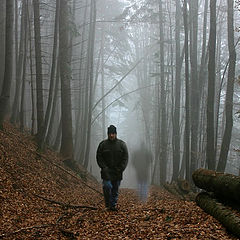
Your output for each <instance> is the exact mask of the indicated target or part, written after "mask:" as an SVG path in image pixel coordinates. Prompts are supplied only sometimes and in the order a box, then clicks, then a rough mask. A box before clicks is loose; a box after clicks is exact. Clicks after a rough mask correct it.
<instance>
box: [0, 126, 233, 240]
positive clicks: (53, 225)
mask: <svg viewBox="0 0 240 240" xmlns="http://www.w3.org/2000/svg"><path fill="white" fill-rule="evenodd" d="M36 148H37V146H36V144H35V143H34V141H33V140H32V137H31V136H29V135H28V134H23V133H20V132H19V131H18V130H17V129H16V128H14V127H13V126H11V125H10V124H6V125H5V131H4V132H1V131H0V205H1V209H0V238H1V239H100V240H101V239H225V240H227V239H237V238H234V237H233V236H231V235H230V234H228V233H227V232H226V231H225V229H224V228H223V227H222V226H221V225H220V224H219V223H218V222H217V221H216V220H214V219H213V218H212V217H210V216H208V215H207V214H205V213H204V212H203V211H202V210H201V209H200V208H199V207H197V206H196V204H195V203H194V202H187V201H183V200H179V199H176V198H175V197H174V196H172V195H170V194H169V193H168V192H166V191H164V190H162V189H159V188H157V187H156V186H153V187H151V189H150V193H149V199H148V201H147V202H146V203H141V202H139V201H138V198H137V196H136V193H135V191H134V190H131V189H121V190H120V196H119V209H120V210H119V211H118V212H117V213H116V212H108V211H106V209H105V208H104V206H103V196H102V194H101V186H100V185H99V184H98V183H97V182H96V181H94V179H93V178H92V177H91V176H90V175H88V174H87V173H85V172H84V171H82V173H81V177H80V176H78V175H77V174H76V173H74V172H72V171H71V170H70V169H68V168H66V167H65V166H64V164H63V163H62V160H61V158H60V157H59V156H58V154H56V153H54V152H52V151H50V150H47V151H46V152H45V153H44V154H39V153H37V152H36Z"/></svg>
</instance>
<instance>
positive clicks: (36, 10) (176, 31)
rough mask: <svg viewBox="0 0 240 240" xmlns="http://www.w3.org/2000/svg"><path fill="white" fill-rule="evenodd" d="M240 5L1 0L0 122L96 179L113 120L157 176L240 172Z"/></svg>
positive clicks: (211, 0) (208, 0) (130, 175)
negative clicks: (143, 149)
mask: <svg viewBox="0 0 240 240" xmlns="http://www.w3.org/2000/svg"><path fill="white" fill-rule="evenodd" d="M239 11H240V2H239V1H234V0H218V1H216V0H199V1H198V0H192V1H189V0H181V1H180V0H151V1H149V0H141V1H136V0H2V1H0V12H1V14H0V31H1V35H0V48H1V49H0V62H1V64H0V94H1V95H0V127H1V129H2V130H4V125H3V121H4V120H8V121H10V122H11V123H13V124H15V125H16V126H18V127H19V128H20V129H21V130H22V131H23V130H27V131H29V132H31V134H32V135H35V136H36V141H37V143H38V148H39V150H41V151H44V149H45V148H46V146H49V147H51V148H53V149H55V150H56V151H59V152H60V153H61V154H62V156H63V158H64V161H65V162H66V163H70V164H71V163H72V162H77V163H79V164H81V165H82V166H83V167H84V168H86V169H87V170H88V171H90V172H91V173H92V174H93V175H94V176H96V177H97V178H99V173H98V172H99V169H98V167H97V164H96V160H95V152H96V148H97V145H98V143H99V142H100V141H101V140H102V139H104V138H106V128H107V126H108V125H110V124H114V125H115V126H116V127H117V131H118V137H119V138H121V139H123V140H124V141H126V143H127V145H128V148H129V153H130V163H129V167H128V168H127V170H126V171H125V175H126V176H125V179H126V180H125V184H126V185H127V186H131V183H132V181H133V179H134V171H133V170H132V168H131V152H133V150H134V149H135V148H136V147H137V146H138V145H139V143H140V142H142V141H144V142H145V144H146V146H147V147H148V149H149V150H150V151H151V153H152V158H151V163H150V164H151V167H150V168H151V182H152V183H155V184H163V183H165V182H167V181H168V182H171V181H176V180H177V179H178V178H183V179H186V180H188V181H190V182H191V175H192V173H193V171H194V170H196V169H197V168H199V167H203V168H208V169H211V170H217V171H223V172H224V171H225V172H229V173H234V174H237V175H238V174H239V172H240V171H239V170H240V161H239V152H240V149H239V143H240V139H239V128H240V120H239V117H240V115H239V114H240V105H239V103H240V87H239V85H240V81H239V77H238V76H239V75H240V74H239V68H238V65H239V64H238V63H239V57H238V52H239V27H240V19H239V13H240V12H239Z"/></svg>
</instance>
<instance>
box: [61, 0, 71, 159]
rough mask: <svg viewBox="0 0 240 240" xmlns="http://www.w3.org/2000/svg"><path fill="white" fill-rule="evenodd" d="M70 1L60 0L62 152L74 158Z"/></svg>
mask: <svg viewBox="0 0 240 240" xmlns="http://www.w3.org/2000/svg"><path fill="white" fill-rule="evenodd" d="M68 9H69V6H68V1H67V0H60V18H59V20H60V21H59V57H60V77H61V110H62V114H61V116H62V142H61V150H60V152H61V154H62V155H63V157H64V158H65V159H68V161H72V160H73V139H72V109H71V84H70V81H71V62H70V54H69V50H70V48H69V18H68V11H69V10H68Z"/></svg>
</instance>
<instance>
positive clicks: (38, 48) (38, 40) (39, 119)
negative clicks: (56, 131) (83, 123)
mask: <svg viewBox="0 0 240 240" xmlns="http://www.w3.org/2000/svg"><path fill="white" fill-rule="evenodd" d="M33 11H34V34H35V36H34V40H35V59H36V88H37V142H38V147H39V148H41V143H42V141H43V124H44V110H43V87H42V86H43V83H42V81H43V80H42V50H41V31H40V13H39V0H33Z"/></svg>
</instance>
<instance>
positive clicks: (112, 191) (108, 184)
mask: <svg viewBox="0 0 240 240" xmlns="http://www.w3.org/2000/svg"><path fill="white" fill-rule="evenodd" d="M120 183H121V181H110V180H103V183H102V184H103V195H104V200H105V206H106V207H115V206H116V204H117V200H118V189H119V186H120Z"/></svg>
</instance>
